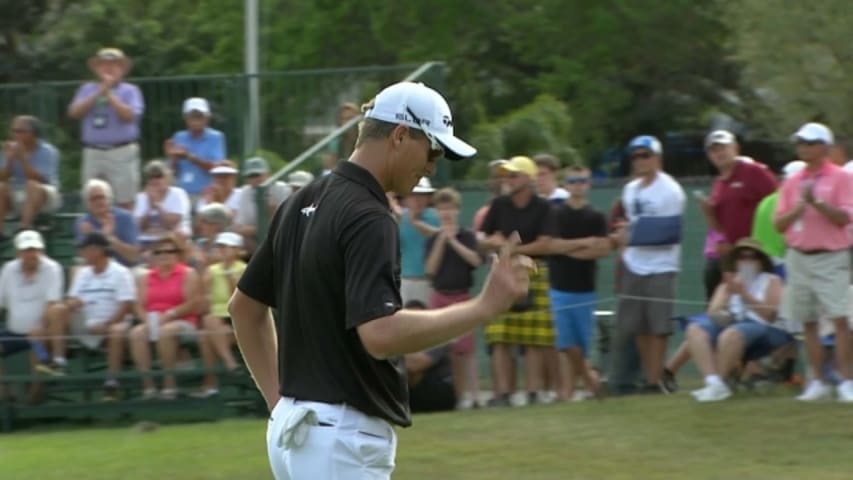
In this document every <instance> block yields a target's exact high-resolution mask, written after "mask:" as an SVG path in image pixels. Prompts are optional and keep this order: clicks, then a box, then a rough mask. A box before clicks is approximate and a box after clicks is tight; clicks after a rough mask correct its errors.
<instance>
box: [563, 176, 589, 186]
mask: <svg viewBox="0 0 853 480" xmlns="http://www.w3.org/2000/svg"><path fill="white" fill-rule="evenodd" d="M587 182H589V178H587V177H569V178H567V179H566V183H568V184H569V185H581V184H584V183H587Z"/></svg>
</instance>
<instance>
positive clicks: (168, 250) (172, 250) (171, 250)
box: [154, 248, 180, 255]
mask: <svg viewBox="0 0 853 480" xmlns="http://www.w3.org/2000/svg"><path fill="white" fill-rule="evenodd" d="M178 252H180V250H178V249H177V248H164V249H161V250H154V255H168V254H170V253H178Z"/></svg>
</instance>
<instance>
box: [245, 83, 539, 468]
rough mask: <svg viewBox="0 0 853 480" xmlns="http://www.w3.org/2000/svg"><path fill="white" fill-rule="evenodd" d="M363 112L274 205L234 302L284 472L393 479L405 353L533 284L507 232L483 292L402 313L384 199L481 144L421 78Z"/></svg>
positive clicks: (402, 417)
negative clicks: (355, 132) (351, 130)
mask: <svg viewBox="0 0 853 480" xmlns="http://www.w3.org/2000/svg"><path fill="white" fill-rule="evenodd" d="M364 109H365V118H364V119H363V120H362V123H361V126H360V129H359V137H358V140H357V142H356V148H355V151H354V152H353V154H352V155H351V156H350V158H349V161H346V162H342V163H341V164H340V165H339V166H338V167H337V168H336V169H335V170H334V171H333V172H332V173H331V174H329V175H326V176H324V177H322V178H320V179H319V180H317V181H315V182H312V183H311V184H310V185H308V186H306V187H305V188H303V189H301V190H299V191H298V192H297V193H295V194H294V195H293V197H291V198H290V199H289V200H288V201H287V202H286V203H285V204H284V206H283V207H282V208H280V209H279V210H278V211H277V212H276V215H275V217H274V218H273V220H272V222H271V228H270V230H269V233H268V234H267V236H266V238H265V239H264V240H263V243H262V244H261V245H260V246H259V247H258V250H257V251H256V252H255V254H254V255H253V256H252V260H251V262H250V263H249V265H248V267H247V268H246V272H245V273H244V275H243V277H242V278H241V279H240V281H239V282H238V284H237V291H236V292H235V294H234V296H233V297H232V299H231V302H230V305H229V313H230V314H231V318H232V320H233V322H234V328H235V330H236V333H237V340H238V343H239V345H240V348H241V350H242V352H243V356H244V358H245V360H246V364H247V365H248V367H249V369H250V370H251V372H252V376H253V378H254V379H255V381H256V383H257V384H258V388H259V389H260V390H261V392H262V393H263V395H264V398H265V399H266V401H267V404H268V405H269V408H270V409H271V410H272V414H271V417H270V421H269V424H268V428H267V447H268V454H269V458H270V463H271V466H272V469H273V473H274V476H275V478H277V479H285V478H318V479H319V478H336V479H339V480H348V479H363V478H372V479H387V478H390V476H391V472H392V471H393V469H394V457H395V452H396V446H397V437H396V433H395V431H394V428H393V425H399V426H409V425H411V415H410V408H409V399H408V389H407V386H406V382H407V381H406V369H405V365H404V362H403V359H402V356H403V355H404V354H406V353H411V352H420V351H422V350H424V349H427V348H429V347H431V346H434V345H439V344H442V343H446V342H448V341H450V340H452V339H454V338H456V337H457V336H459V335H462V334H464V333H466V332H468V331H470V330H471V329H473V328H474V327H476V326H477V325H481V324H483V323H485V322H486V321H488V320H489V319H490V318H492V317H494V316H495V315H497V314H499V313H501V312H502V311H504V310H506V309H507V308H509V306H510V305H511V304H512V303H514V302H515V301H516V300H517V299H518V298H521V297H523V296H524V295H526V292H527V284H528V277H527V271H526V268H527V266H528V265H529V264H528V263H527V262H526V261H525V259H524V258H521V257H514V256H512V255H511V254H510V250H511V248H512V246H513V245H514V242H513V241H512V240H511V241H509V242H508V243H507V247H506V248H505V249H503V250H502V252H501V255H500V256H499V257H496V260H495V262H494V263H493V266H492V270H491V273H490V275H489V278H488V279H487V280H486V283H485V286H484V288H483V290H482V291H481V293H480V295H478V296H477V297H476V298H475V299H472V300H470V301H467V302H462V303H458V304H455V305H453V306H451V307H447V308H443V309H439V310H419V311H413V310H408V309H403V308H402V301H401V298H400V277H399V272H400V261H399V258H400V242H399V231H398V227H397V222H396V220H395V219H394V217H393V216H392V214H391V211H390V207H389V204H388V199H387V197H386V195H385V193H386V192H393V193H395V194H397V195H399V196H406V195H409V193H411V191H412V189H413V188H414V187H415V185H416V184H417V183H418V181H419V180H420V179H421V177H424V176H429V175H430V174H432V173H433V172H434V171H435V168H436V162H437V161H438V159H439V158H441V157H442V156H446V157H448V158H450V159H461V158H467V157H471V156H473V155H474V154H475V153H476V150H475V149H474V148H473V147H471V146H470V145H468V144H467V143H465V142H463V141H462V140H460V139H458V138H457V137H456V136H455V135H454V134H453V119H452V117H451V113H450V108H449V106H448V105H447V102H446V101H445V100H444V98H443V97H442V96H441V95H440V94H439V93H438V92H436V91H435V90H432V89H431V88H428V87H426V86H425V85H423V84H419V83H411V82H402V83H397V84H394V85H392V86H390V87H388V88H386V89H385V90H383V91H382V92H380V93H379V95H377V96H376V98H375V99H374V100H373V101H372V102H370V103H369V104H367V105H365V107H364ZM513 238H515V243H517V237H516V236H513ZM318 299H319V300H318ZM270 308H274V309H275V310H274V311H275V312H276V314H275V317H274V321H273V317H272V316H271V315H270ZM276 333H277V334H278V335H277V338H276ZM276 340H277V341H276ZM278 365H281V366H282V367H283V368H281V369H279V368H278Z"/></svg>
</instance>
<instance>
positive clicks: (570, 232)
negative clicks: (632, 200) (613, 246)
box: [545, 203, 607, 293]
mask: <svg viewBox="0 0 853 480" xmlns="http://www.w3.org/2000/svg"><path fill="white" fill-rule="evenodd" d="M545 231H546V235H548V236H549V237H554V238H569V239H571V238H586V237H605V236H607V219H606V218H605V217H604V214H603V213H601V212H599V211H598V210H596V209H594V208H592V207H590V206H589V205H586V206H584V207H581V208H577V209H576V208H572V207H571V206H569V205H567V204H565V203H564V204H563V205H560V206H558V207H554V208H553V210H551V213H550V214H549V215H548V220H547V222H546V227H545ZM596 270H597V268H596V262H595V260H581V259H577V258H573V257H569V256H567V255H552V256H549V257H548V280H549V282H550V284H551V288H553V289H555V290H560V291H563V292H575V293H587V292H594V291H595V275H596Z"/></svg>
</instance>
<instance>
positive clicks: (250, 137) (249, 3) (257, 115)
mask: <svg viewBox="0 0 853 480" xmlns="http://www.w3.org/2000/svg"><path fill="white" fill-rule="evenodd" d="M245 1H246V3H245V17H246V38H245V43H246V76H247V81H248V90H249V102H248V103H249V111H248V115H247V118H246V121H245V132H244V135H243V139H244V141H243V156H244V157H245V156H248V155H251V154H253V153H254V152H255V151H256V150H257V149H258V146H259V145H260V125H261V112H260V100H259V98H260V84H259V82H258V0H245Z"/></svg>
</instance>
